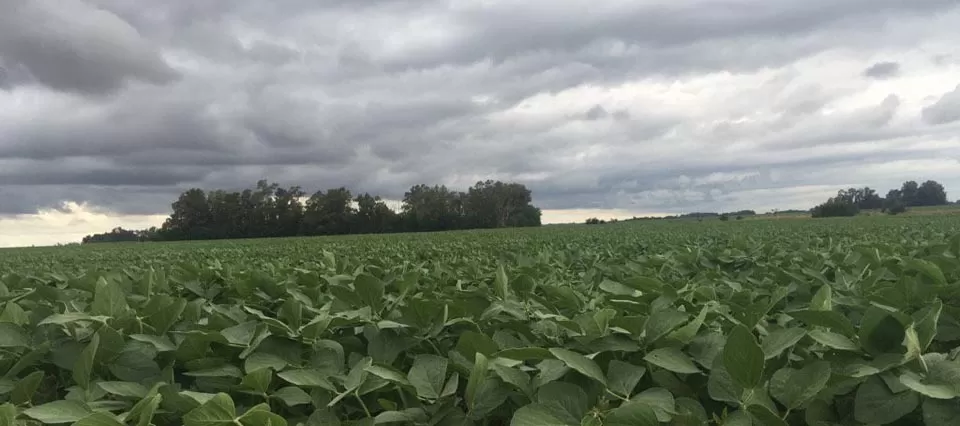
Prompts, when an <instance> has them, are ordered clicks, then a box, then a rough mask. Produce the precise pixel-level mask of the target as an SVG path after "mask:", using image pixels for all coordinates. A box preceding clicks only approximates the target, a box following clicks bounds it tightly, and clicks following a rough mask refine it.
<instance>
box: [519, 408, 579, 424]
mask: <svg viewBox="0 0 960 426" xmlns="http://www.w3.org/2000/svg"><path fill="white" fill-rule="evenodd" d="M555 410H556V408H554V407H548V406H545V405H543V404H538V403H534V404H528V405H524V406H523V407H520V409H518V410H517V411H516V412H515V413H513V418H512V419H510V426H579V425H580V423H579V422H575V423H570V422H567V421H564V419H562V418H560V417H558V416H557V415H556V414H557V413H556V412H555Z"/></svg>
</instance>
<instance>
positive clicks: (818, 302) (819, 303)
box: [810, 285, 833, 311]
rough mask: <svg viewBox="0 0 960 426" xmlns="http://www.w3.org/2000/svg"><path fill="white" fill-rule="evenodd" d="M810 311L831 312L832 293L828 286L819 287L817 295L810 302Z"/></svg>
mask: <svg viewBox="0 0 960 426" xmlns="http://www.w3.org/2000/svg"><path fill="white" fill-rule="evenodd" d="M810 310H811V311H832V310H833V291H832V290H831V289H830V286H828V285H822V286H820V289H819V290H817V293H816V294H814V295H813V299H811V300H810Z"/></svg>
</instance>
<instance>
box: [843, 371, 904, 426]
mask: <svg viewBox="0 0 960 426" xmlns="http://www.w3.org/2000/svg"><path fill="white" fill-rule="evenodd" d="M918 405H920V396H919V395H918V394H917V393H915V392H910V391H905V392H900V393H898V394H895V393H893V392H892V391H890V388H888V387H887V385H886V384H885V383H884V382H883V379H881V378H879V377H877V376H871V377H870V378H868V379H867V380H866V381H865V382H863V383H862V384H860V386H859V387H858V388H857V393H856V397H855V399H854V407H853V416H854V418H855V419H856V420H857V421H858V422H860V423H868V424H881V425H884V424H888V423H893V422H895V421H897V420H898V419H900V418H901V417H903V416H905V415H907V413H910V412H912V411H913V410H915V409H916V408H917V406H918Z"/></svg>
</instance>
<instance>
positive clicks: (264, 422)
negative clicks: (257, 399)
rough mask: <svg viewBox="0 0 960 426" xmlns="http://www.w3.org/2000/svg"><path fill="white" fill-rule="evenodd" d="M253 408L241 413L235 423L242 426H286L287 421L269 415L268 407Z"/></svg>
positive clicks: (274, 414)
mask: <svg viewBox="0 0 960 426" xmlns="http://www.w3.org/2000/svg"><path fill="white" fill-rule="evenodd" d="M254 408H256V407H254ZM254 408H251V409H250V410H249V411H247V412H246V413H243V415H242V416H240V418H238V419H237V422H238V423H239V424H240V425H242V426H287V420H286V419H284V418H283V417H281V416H280V415H279V414H276V413H271V412H270V410H269V407H263V408H262V409H254Z"/></svg>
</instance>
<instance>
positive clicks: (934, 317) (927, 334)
mask: <svg viewBox="0 0 960 426" xmlns="http://www.w3.org/2000/svg"><path fill="white" fill-rule="evenodd" d="M942 311H943V302H941V301H940V300H939V299H937V300H935V301H934V302H933V304H931V305H930V306H927V307H926V308H924V309H923V310H921V311H920V312H918V313H917V315H916V316H915V318H914V319H915V324H916V325H915V327H916V330H917V337H918V339H919V340H920V349H921V351H925V350H927V348H929V347H930V344H931V343H933V340H934V338H935V337H936V335H937V324H938V323H939V321H940V313H941V312H942Z"/></svg>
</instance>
